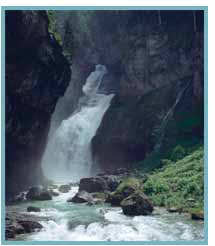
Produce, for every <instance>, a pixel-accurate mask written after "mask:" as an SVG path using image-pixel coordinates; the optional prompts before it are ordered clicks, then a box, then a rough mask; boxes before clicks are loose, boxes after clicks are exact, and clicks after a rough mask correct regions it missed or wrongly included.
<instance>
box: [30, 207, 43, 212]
mask: <svg viewBox="0 0 215 246" xmlns="http://www.w3.org/2000/svg"><path fill="white" fill-rule="evenodd" d="M27 211H28V212H40V211H41V209H40V208H38V207H33V206H29V207H27Z"/></svg>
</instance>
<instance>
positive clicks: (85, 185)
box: [79, 176, 109, 193]
mask: <svg viewBox="0 0 215 246" xmlns="http://www.w3.org/2000/svg"><path fill="white" fill-rule="evenodd" d="M107 190H109V188H108V184H107V182H106V180H105V179H104V178H103V177H99V176H97V177H90V178H83V179H81V180H80V184H79V191H87V192H89V193H93V192H104V191H107Z"/></svg>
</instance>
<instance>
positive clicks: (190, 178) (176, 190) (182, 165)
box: [144, 146, 204, 211]
mask: <svg viewBox="0 0 215 246" xmlns="http://www.w3.org/2000/svg"><path fill="white" fill-rule="evenodd" d="M169 157H170V158H171V159H164V160H162V161H161V162H162V163H163V167H162V168H160V169H156V171H154V172H153V173H152V175H150V176H149V179H148V180H147V181H146V183H145V184H144V192H145V193H146V194H147V195H148V196H150V197H151V199H152V201H153V202H154V204H155V205H156V206H165V207H177V208H182V209H183V210H185V211H194V210H195V211H199V210H203V198H204V165H203V163H204V150H203V147H202V146H200V147H196V148H195V149H193V150H191V153H189V154H188V155H186V151H185V150H184V149H183V148H182V147H181V146H176V147H175V148H174V149H173V151H172V152H171V153H170V155H169Z"/></svg>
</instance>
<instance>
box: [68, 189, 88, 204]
mask: <svg viewBox="0 0 215 246" xmlns="http://www.w3.org/2000/svg"><path fill="white" fill-rule="evenodd" d="M92 201H93V196H92V195H91V194H90V193H88V192H86V191H79V192H78V193H77V194H76V195H75V196H74V197H72V198H71V199H68V200H67V202H74V203H85V202H86V203H91V202H92Z"/></svg>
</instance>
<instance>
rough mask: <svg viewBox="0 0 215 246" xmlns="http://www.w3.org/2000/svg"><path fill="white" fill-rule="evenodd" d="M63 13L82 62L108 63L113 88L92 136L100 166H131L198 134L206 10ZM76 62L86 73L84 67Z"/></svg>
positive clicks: (106, 79)
mask: <svg viewBox="0 0 215 246" xmlns="http://www.w3.org/2000/svg"><path fill="white" fill-rule="evenodd" d="M67 18H68V19H67V20H69V21H71V25H73V26H74V27H73V32H72V34H71V39H72V40H74V43H76V44H77V45H76V48H77V49H78V50H79V52H80V51H81V53H82V55H81V59H82V64H85V65H86V64H88V65H91V66H88V67H93V65H95V64H96V63H101V64H104V65H106V66H107V69H108V71H109V74H108V75H107V76H105V77H104V81H103V82H104V83H103V84H105V85H106V91H107V90H109V91H111V92H114V93H115V94H116V95H115V97H114V99H113V101H112V104H111V106H110V108H109V110H108V111H107V112H106V114H105V116H104V118H103V121H102V123H101V125H100V127H99V129H98V131H97V134H96V136H95V137H94V139H93V141H92V151H93V154H94V159H95V162H97V164H98V165H100V167H102V168H104V169H114V168H116V167H117V166H129V165H131V164H132V163H134V162H138V161H140V160H143V159H144V158H145V156H146V155H147V154H149V153H150V152H151V151H153V150H154V149H160V150H162V149H165V148H168V147H169V146H171V145H175V144H177V143H182V144H183V143H184V142H189V141H195V140H194V138H195V139H198V138H199V139H201V138H202V136H203V84H204V82H203V73H204V71H203V46H204V45H203V12H201V11H195V12H193V11H97V12H96V11H86V12H81V11H79V12H76V13H71V15H67ZM80 44H81V45H80ZM75 65H76V69H78V70H79V73H80V74H82V75H83V73H81V70H82V69H83V68H85V66H82V67H81V66H79V65H77V63H75ZM85 74H86V73H85ZM83 82H84V81H83ZM105 85H104V86H105ZM78 90H81V87H79V89H78Z"/></svg>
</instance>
